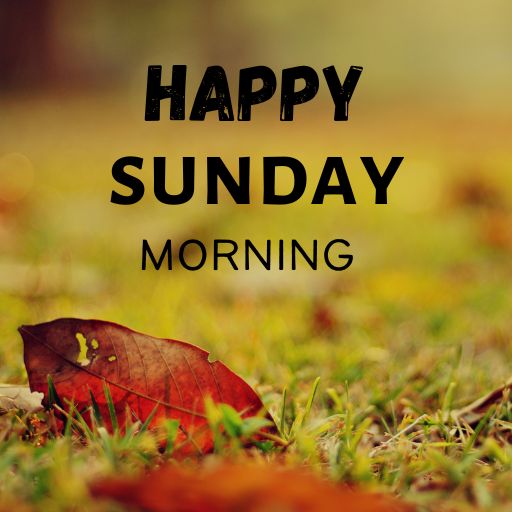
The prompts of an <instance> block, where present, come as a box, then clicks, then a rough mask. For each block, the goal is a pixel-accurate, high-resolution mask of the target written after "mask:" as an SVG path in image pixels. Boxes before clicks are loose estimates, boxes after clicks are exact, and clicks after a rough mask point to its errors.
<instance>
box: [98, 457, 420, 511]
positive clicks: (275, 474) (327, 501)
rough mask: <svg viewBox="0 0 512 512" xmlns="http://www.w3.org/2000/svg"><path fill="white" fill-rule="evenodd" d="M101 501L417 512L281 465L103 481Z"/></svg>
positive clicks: (151, 506)
mask: <svg viewBox="0 0 512 512" xmlns="http://www.w3.org/2000/svg"><path fill="white" fill-rule="evenodd" d="M91 494H92V496H93V497H95V498H109V499H112V500H115V501H117V502H119V503H121V504H123V505H127V506H129V507H130V509H132V508H133V509H135V510H144V511H146V512H203V511H205V510H208V511H209V512H236V511H240V510H244V511H245V512H267V511H270V510H283V511H284V510H286V511H288V512H329V511H333V512H413V511H414V510H415V508H414V507H413V506H412V505H409V504H407V503H404V502H401V501H398V500H395V499H393V498H391V497H388V496H384V495H381V494H375V493H367V492H363V491H361V490H358V489H355V490H354V489H350V488H349V487H347V486H341V485H335V484H333V483H330V482H326V481H324V480H321V479H320V478H318V477H316V476H314V475H312V474H310V473H307V472H305V471H301V470H290V469H283V468H281V467H279V466H277V465H275V464H268V465H255V464H246V465H241V464H229V463H224V464H222V465H220V466H218V467H214V468H213V469H200V468H185V469H184V468H180V467H176V466H174V465H173V466H171V465H167V466H164V467H162V468H160V469H158V470H156V471H153V472H152V473H149V474H147V475H145V476H142V477H139V478H138V479H135V478H114V479H106V480H103V481H97V482H95V483H93V484H92V486H91Z"/></svg>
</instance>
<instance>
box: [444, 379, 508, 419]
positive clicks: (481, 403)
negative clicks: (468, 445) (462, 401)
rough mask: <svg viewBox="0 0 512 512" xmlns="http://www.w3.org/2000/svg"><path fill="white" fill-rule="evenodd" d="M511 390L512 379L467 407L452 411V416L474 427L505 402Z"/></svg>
mask: <svg viewBox="0 0 512 512" xmlns="http://www.w3.org/2000/svg"><path fill="white" fill-rule="evenodd" d="M511 389H512V379H510V380H509V381H508V382H507V383H506V384H504V385H503V386H500V387H498V388H496V389H494V390H492V391H490V392H489V393H487V394H486V395H484V396H482V397H480V398H478V399H477V400H475V401H474V402H471V403H470V404H468V405H466V406H465V407H462V408H460V409H456V410H454V411H452V413H451V415H452V417H453V418H455V419H458V420H464V421H465V422H466V423H467V424H468V425H474V424H476V423H478V422H479V421H480V420H481V419H482V418H483V417H484V416H485V415H486V413H487V411H488V410H489V408H490V407H492V406H493V405H496V404H498V403H499V402H501V401H502V400H504V398H505V397H506V396H508V395H509V394H510V391H511Z"/></svg>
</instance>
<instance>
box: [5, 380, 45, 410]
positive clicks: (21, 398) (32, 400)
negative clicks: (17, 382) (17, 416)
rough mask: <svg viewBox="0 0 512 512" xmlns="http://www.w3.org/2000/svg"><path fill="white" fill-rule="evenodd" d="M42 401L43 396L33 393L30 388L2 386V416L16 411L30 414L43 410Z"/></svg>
mask: <svg viewBox="0 0 512 512" xmlns="http://www.w3.org/2000/svg"><path fill="white" fill-rule="evenodd" d="M42 400H43V394H42V393H37V392H36V393H32V392H31V391H30V388H29V387H28V386H12V385H10V384H0V414H1V413H3V412H7V411H11V410H16V409H21V410H23V411H26V412H29V413H34V412H37V411H40V410H41V409H42V408H43V406H42V404H41V401H42Z"/></svg>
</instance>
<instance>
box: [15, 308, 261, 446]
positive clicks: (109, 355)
mask: <svg viewBox="0 0 512 512" xmlns="http://www.w3.org/2000/svg"><path fill="white" fill-rule="evenodd" d="M20 333H21V335H22V337H23V342H24V353H25V366H26V368H27V372H28V377H29V382H30V388H31V389H32V390H33V391H39V392H42V393H45V398H46V399H48V396H47V394H48V380H47V378H48V375H51V378H52V381H53V385H54V387H55V390H56V392H57V395H58V396H59V397H60V399H61V400H62V401H65V400H66V399H67V400H72V401H74V403H75V405H76V406H77V408H78V410H79V411H85V409H87V408H88V407H89V406H90V396H91V393H92V395H93V396H94V398H95V400H96V402H97V405H98V408H99V412H100V413H101V416H102V417H103V419H104V420H105V422H106V423H107V426H108V427H110V428H112V423H116V421H115V420H116V419H117V423H118V424H119V425H120V426H121V427H122V425H124V424H125V422H126V420H127V419H129V418H128V415H132V416H134V417H136V419H138V420H140V421H145V420H146V419H147V418H148V417H150V415H152V414H154V416H153V417H152V419H151V423H150V426H156V425H158V424H159V423H160V422H161V421H162V420H163V419H165V418H173V419H177V420H178V421H179V422H180V429H181V430H180V434H179V438H178V440H177V444H178V445H179V444H180V443H185V444H186V445H187V446H188V448H189V450H188V451H192V446H193V447H194V450H196V451H199V452H208V451H210V450H211V449H212V435H211V432H210V431H209V429H208V422H207V420H206V417H205V411H204V401H205V399H206V397H211V399H212V400H213V401H214V402H216V403H226V404H229V405H230V406H231V407H233V408H234V409H235V410H236V411H238V412H239V413H240V414H241V415H242V416H244V417H246V416H254V415H257V414H258V413H260V412H261V411H262V410H263V404H262V403H261V400H260V399H259V398H258V396H257V395H256V393H255V392H254V391H253V390H252V389H251V388H250V386H249V385H248V384H247V383H245V382H244V381H243V380H242V379H241V378H240V377H238V376H237V375H235V374H234V373H233V372H232V371H231V370H229V369H228V368H227V367H226V366H225V365H224V364H222V363H221V362H219V361H215V362H209V361H208V352H206V351H204V350H202V349H200V348H198V347H196V346H194V345H190V344H188V343H184V342H182V341H176V340H169V339H161V338H154V337H152V336H148V335H145V334H141V333H138V332H135V331H132V330H130V329H128V328H126V327H123V326H121V325H118V324H114V323H111V322H103V321H100V320H77V319H71V318H68V319H60V320H55V321H53V322H48V323H44V324H39V325H34V326H23V327H21V328H20ZM109 394H110V395H111V397H112V401H111V402H110V403H109ZM109 405H110V406H111V407H110V408H109ZM112 406H113V407H112ZM112 409H113V410H112ZM127 411H128V412H127ZM109 418H113V419H114V421H112V420H111V419H109Z"/></svg>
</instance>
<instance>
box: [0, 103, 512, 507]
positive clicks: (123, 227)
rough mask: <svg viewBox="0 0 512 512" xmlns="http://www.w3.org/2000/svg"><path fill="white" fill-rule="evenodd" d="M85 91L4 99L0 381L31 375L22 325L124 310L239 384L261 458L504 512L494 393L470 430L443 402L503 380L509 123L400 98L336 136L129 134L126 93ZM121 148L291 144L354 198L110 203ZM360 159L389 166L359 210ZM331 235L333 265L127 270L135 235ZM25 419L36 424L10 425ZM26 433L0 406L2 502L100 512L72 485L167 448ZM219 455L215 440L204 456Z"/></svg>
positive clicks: (304, 128) (506, 460)
mask: <svg viewBox="0 0 512 512" xmlns="http://www.w3.org/2000/svg"><path fill="white" fill-rule="evenodd" d="M101 101H103V102H104V105H103V106H100V105H99V104H98V102H97V101H96V103H95V105H94V108H96V109H97V111H98V114H97V115H92V113H91V105H90V102H89V101H88V99H87V98H83V99H81V100H80V99H79V100H77V99H76V98H66V97H64V98H60V99H59V101H57V100H56V99H55V100H52V101H51V102H50V101H44V102H38V101H37V100H28V99H24V98H18V99H16V100H12V101H11V102H10V103H9V104H7V105H5V108H4V109H3V112H4V113H5V116H6V117H5V119H6V120H7V126H10V130H9V131H8V133H6V134H3V137H2V141H1V147H0V153H3V154H8V153H13V152H15V153H18V155H15V156H14V157H12V155H11V157H9V158H11V159H12V160H10V161H9V162H8V165H7V164H6V163H5V162H6V160H5V157H4V161H3V165H4V171H3V174H2V176H3V178H2V179H4V180H6V178H5V176H6V175H7V174H8V173H7V172H6V171H5V168H6V166H7V167H9V166H11V167H12V165H15V167H16V169H17V171H16V172H19V173H20V174H19V176H20V179H19V180H18V182H21V183H23V184H24V185H23V187H22V190H21V192H20V191H18V192H16V191H14V192H10V193H11V194H12V195H11V196H9V197H3V198H2V201H1V202H0V206H1V211H0V247H1V248H2V250H1V254H0V307H1V310H2V313H3V314H2V315H1V317H0V339H1V343H0V382H4V383H13V384H23V383H26V382H27V377H26V374H25V370H24V366H23V358H22V344H21V339H20V338H19V336H18V334H17V328H18V326H20V325H22V324H34V323H38V322H42V321H46V320H50V319H53V318H58V317H66V316H73V317H79V318H101V319H105V320H111V321H115V322H119V323H122V324H124V325H127V326H129V327H131V328H133V329H136V330H139V331H141V332H146V333H148V334H152V335H154V336H159V337H169V338H175V339H182V340H186V341H188V342H190V343H194V344H197V345H199V346H201V347H203V348H205V349H207V350H209V351H211V353H212V354H213V356H214V357H216V358H218V359H220V360H222V361H223V362H224V363H226V364H227V365H228V366H229V367H231V368H232V369H233V370H234V371H236V372H237V373H238V374H239V375H241V376H242V377H243V378H245V379H246V380H247V381H248V382H249V383H250V384H251V385H253V386H254V387H255V389H256V390H257V391H258V392H259V394H260V396H262V398H263V400H264V402H265V404H266V405H267V407H268V409H269V410H270V412H271V414H272V415H273V417H274V419H275V420H276V422H277V424H278V425H280V427H281V434H282V436H283V438H284V439H285V440H286V441H287V442H288V443H289V445H288V446H287V448H286V450H284V451H283V449H282V447H277V448H275V449H271V450H270V451H269V452H268V453H261V454H259V455H258V456H260V457H262V458H268V459H276V460H279V461H282V463H283V464H287V465H290V466H293V465H306V466H310V467H312V468H313V470H314V471H317V472H318V473H321V474H323V475H325V476H326V477H328V478H332V479H334V480H337V481H346V482H351V483H352V482H353V483H358V484H361V485H363V486H364V487H367V488H370V489H372V490H381V491H385V492H390V493H394V494H397V495H399V496H401V497H403V498H405V499H407V500H410V501H412V502H414V503H418V504H420V505H421V506H422V507H424V508H423V510H432V511H434V510H435V511H439V510H470V509H471V510H472V509H473V508H474V507H481V508H482V509H492V510H509V509H510V507H511V506H512V491H511V489H512V485H511V484H512V448H511V447H510V445H509V438H510V430H511V427H512V411H511V408H510V402H509V401H508V395H506V396H505V398H504V399H503V400H501V399H499V400H498V401H497V402H496V403H494V404H492V406H489V407H488V408H487V409H486V410H485V411H483V412H482V414H481V415H480V416H479V417H478V419H477V421H476V422H469V420H468V419H467V417H465V416H463V417H459V416H457V415H456V414H455V413H453V411H456V410H457V409H459V408H461V407H462V406H464V405H467V404H468V403H470V402H472V401H473V400H475V399H477V398H479V397H480V396H483V395H485V394H486V393H488V392H489V391H491V390H493V389H494V388H496V387H498V386H500V385H502V384H504V383H505V382H506V381H507V380H508V379H509V377H510V376H511V369H510V363H509V358H510V357H511V356H512V344H511V343H510V332H511V330H512V320H511V315H510V311H511V310H512V294H511V293H510V292H511V285H510V283H512V266H511V265H510V258H511V255H512V234H511V231H510V226H511V221H512V200H511V198H512V196H511V194H510V190H511V188H510V186H511V185H512V181H511V180H510V175H509V174H510V173H508V172H507V171H508V169H509V168H510V164H511V157H510V153H508V155H507V150H508V149H509V148H507V144H508V143H509V140H508V139H507V137H506V134H507V132H506V126H505V123H504V121H503V120H500V118H499V116H498V115H495V116H485V115H484V114H480V115H479V117H478V116H476V117H472V118H471V119H469V118H468V117H465V116H464V115H462V114H460V113H457V112H456V111H453V110H452V111H450V112H449V113H444V114H443V113H441V112H433V111H432V110H416V111H414V110H413V111H409V110H408V109H406V108H403V109H402V111H400V112H398V114H397V113H396V111H394V115H398V116H399V117H397V118H395V121H393V122H392V123H391V122H390V121H389V116H388V115H386V112H380V111H379V110H378V109H374V110H372V111H371V112H364V111H363V112H360V113H358V115H357V116H354V120H353V122H351V125H350V127H347V126H343V127H336V126H334V124H332V123H330V124H329V123H327V126H326V123H325V122H324V120H318V121H316V120H311V117H307V116H305V117H306V118H307V122H306V120H304V121H300V120H299V121H298V122H297V123H296V124H295V125H294V126H293V127H289V128H286V129H284V128H283V127H282V126H279V122H278V121H277V120H272V119H269V120H268V121H265V123H264V124H263V123H262V124H255V125H252V126H244V127H240V126H227V127H222V128H219V127H218V126H217V125H215V130H213V127H214V124H209V123H205V124H204V125H201V126H197V125H196V126H193V127H190V126H189V124H186V125H184V126H180V127H176V126H175V125H169V124H165V123H160V124H158V126H146V125H145V124H144V122H143V121H142V119H141V115H140V112H139V111H135V108H134V107H133V105H138V103H137V102H132V103H127V104H128V105H130V107H126V104H121V103H116V101H114V100H111V99H110V98H105V99H102V100H101ZM29 102H30V103H29ZM94 112H95V111H93V113H94ZM20 113H21V115H20ZM396 119H398V120H399V121H400V122H398V121H397V120H396ZM262 126H263V128H262ZM125 154H139V155H141V156H144V157H145V158H147V159H149V158H151V157H152V156H153V155H167V156H168V157H169V159H172V158H175V159H176V160H175V161H176V162H178V158H180V157H181V156H185V155H188V156H191V155H192V156H198V157H204V155H220V156H225V157H226V159H227V160H228V161H232V162H235V161H236V160H235V158H236V157H237V156H243V155H251V157H254V161H255V162H258V159H261V157H262V156H263V155H265V154H289V155H292V156H296V157H299V158H300V159H301V160H302V161H303V162H304V163H305V164H306V167H307V168H308V170H310V172H311V175H312V176H315V172H318V171H319V170H320V169H321V165H322V164H323V160H324V159H325V157H326V156H331V155H332V156H334V155H343V156H344V157H346V161H347V168H348V172H349V174H350V175H351V177H352V176H353V186H354V192H355V194H356V197H357V198H358V199H359V198H360V200H359V201H358V204H357V205H355V206H344V205H343V204H339V203H336V201H335V200H332V201H329V203H328V204H325V205H323V206H315V207H313V206H312V205H311V204H308V201H306V200H304V201H301V202H299V203H297V204H296V205H293V206H289V207H269V206H261V205H259V204H257V202H256V201H255V203H254V204H252V205H250V206H247V207H243V206H233V205H232V203H231V202H230V201H229V199H226V201H225V203H224V204H223V205H219V206H209V207H205V206H204V196H201V194H200V193H198V197H196V198H195V199H194V201H192V202H191V203H190V204H187V205H184V206H182V207H176V208H173V207H168V206H167V207H166V206H163V205H157V204H156V203H155V201H154V200H152V199H151V198H150V197H147V198H145V199H144V201H143V204H141V205H137V206H133V207H114V206H113V205H110V203H109V198H110V191H111V189H112V186H113V182H112V178H111V176H110V168H111V165H112V163H113V161H114V160H115V159H116V158H118V157H120V156H122V155H125ZM367 154H370V155H373V156H375V157H376V158H380V159H382V160H386V159H387V158H389V156H391V155H395V154H396V155H404V156H405V160H404V164H403V169H401V170H399V172H398V174H397V177H396V178H395V181H394V183H393V184H392V186H391V188H390V191H389V203H390V204H388V205H387V206H384V205H381V206H376V205H372V204H371V203H372V200H373V198H372V189H371V184H370V182H369V181H368V180H367V177H366V176H365V175H364V174H363V173H362V172H361V167H360V166H359V167H358V158H359V156H362V155H367ZM230 159H231V160H230ZM12 162H14V164H13V163H12ZM255 165H256V167H255V170H254V173H255V176H258V173H259V169H258V167H257V165H258V164H257V163H256V164H255ZM11 167H9V168H11ZM198 174H199V175H200V172H199V171H198ZM146 176H148V175H146ZM5 183H6V182H4V185H5ZM256 188H257V185H256ZM3 190H4V195H5V190H11V189H8V187H7V185H5V186H4V188H3ZM199 192H203V191H202V190H201V189H200V190H199ZM15 194H19V197H18V196H16V197H15ZM14 199H16V200H14ZM338 236H341V237H343V238H346V239H347V240H349V241H350V242H351V246H352V251H353V254H354V264H353V265H352V267H351V268H350V269H348V270H346V271H345V272H342V273H340V274H337V273H335V272H330V271H316V272H314V271H311V270H307V269H304V270H299V271H296V272H281V273H280V272H270V273H268V272H266V271H252V272H244V271H239V272H235V271H233V270H229V269H223V270H221V271H218V272H213V271H202V272H198V273H192V272H186V271H183V270H180V271H172V272H167V271H165V270H161V271H159V272H155V271H153V272H142V271H141V270H140V269H139V267H140V260H139V258H140V243H141V242H140V241H141V239H142V238H149V239H152V240H155V242H158V241H163V240H164V239H167V238H173V239H177V240H185V239H187V238H196V237H197V238H200V239H204V240H205V241H207V240H210V239H211V238H214V237H215V238H233V239H238V240H242V239H244V238H246V237H248V238H251V239H253V240H255V241H258V240H259V241H261V240H264V239H267V238H270V239H278V238H287V239H289V238H292V237H295V238H298V239H299V240H302V241H304V242H307V241H308V240H311V239H313V238H318V239H319V240H323V241H326V240H329V239H331V238H333V237H338ZM317 379H319V381H317ZM284 394H285V398H286V400H285V407H283V395H284ZM313 395H314V396H313ZM283 411H284V417H283ZM39 418H40V420H41V421H43V422H44V421H45V418H46V416H45V414H44V413H41V414H40V415H39ZM469 423H471V424H469ZM27 425H28V426H30V425H31V429H32V430H33V431H35V434H33V435H28V436H27ZM41 429H42V430H44V428H43V427H42V426H41V425H40V424H38V423H37V422H35V420H34V418H31V417H26V416H24V415H22V414H21V413H19V412H9V413H7V414H4V415H2V416H0V496H1V498H0V499H1V501H2V502H3V505H4V506H5V507H12V506H16V507H18V508H17V510H24V508H23V507H26V508H27V509H28V510H30V509H31V508H34V509H36V510H105V509H108V510H110V509H112V510H114V509H113V508H106V506H105V505H104V504H102V503H96V502H93V501H92V499H91V498H90V497H89V496H88V493H87V484H88V482H90V481H92V480H95V479H98V478H101V477H103V476H105V475H112V474H123V473H127V474H128V473H133V472H135V471H140V470H142V469H143V468H147V467H154V466H156V465H159V464H160V463H161V462H162V461H163V460H164V459H166V458H168V457H170V456H171V455H172V454H161V453H159V452H158V449H157V444H156V442H155V439H154V437H153V436H152V434H151V433H144V434H141V435H133V436H127V437H125V438H120V437H116V436H105V435H100V434H99V433H98V434H97V435H96V436H95V437H94V439H92V440H91V441H90V442H89V443H86V444H84V443H83V442H82V441H81V440H80V439H77V438H76V436H73V435H69V436H64V437H57V438H51V437H50V438H49V439H47V436H46V435H42V434H38V432H41ZM29 431H30V429H29ZM235 445H236V443H235ZM233 451H236V446H235V447H234V446H233V443H231V444H229V443H228V444H227V445H226V446H225V447H220V448H219V450H218V453H216V454H215V455H213V456H212V457H217V458H224V457H227V456H232V455H233ZM283 454H284V455H283ZM237 456H242V455H241V454H238V455H237Z"/></svg>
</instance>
